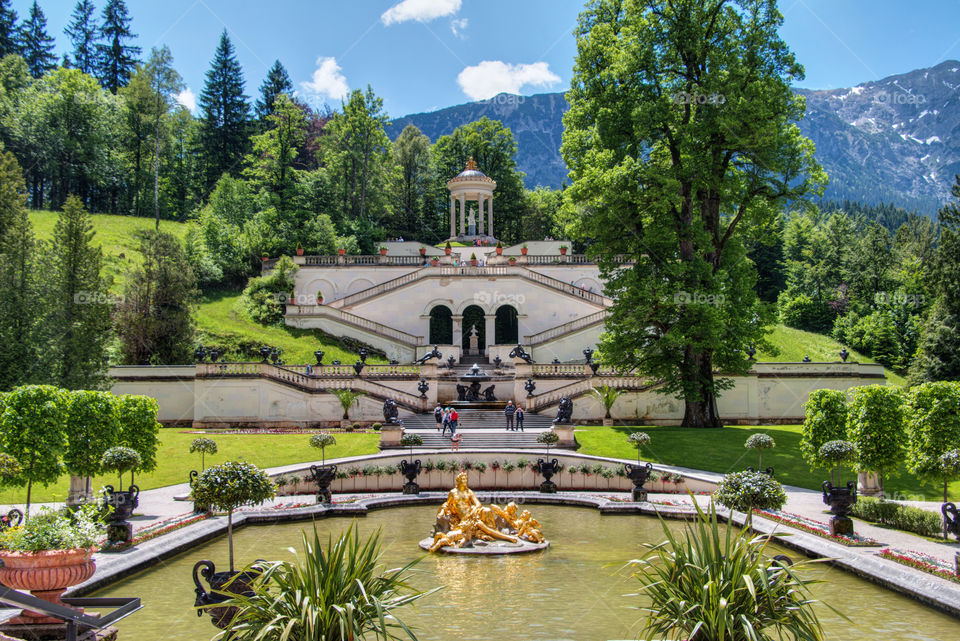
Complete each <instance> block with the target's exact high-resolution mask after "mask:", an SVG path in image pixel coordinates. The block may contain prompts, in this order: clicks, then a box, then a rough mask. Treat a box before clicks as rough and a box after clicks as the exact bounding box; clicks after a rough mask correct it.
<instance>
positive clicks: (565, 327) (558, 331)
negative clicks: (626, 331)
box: [524, 309, 609, 347]
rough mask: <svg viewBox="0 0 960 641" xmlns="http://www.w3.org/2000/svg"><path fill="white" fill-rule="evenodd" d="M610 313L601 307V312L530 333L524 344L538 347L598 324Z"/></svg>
mask: <svg viewBox="0 0 960 641" xmlns="http://www.w3.org/2000/svg"><path fill="white" fill-rule="evenodd" d="M608 313H609V312H608V311H607V310H605V309H601V310H600V311H599V312H594V313H593V314H588V315H587V316H581V317H580V318H575V319H573V320H572V321H570V322H567V323H564V324H562V325H557V326H556V327H551V328H550V329H546V330H544V331H542V332H538V333H536V334H530V335H528V336H526V342H525V343H524V344H525V345H529V346H530V347H536V346H537V345H542V344H544V343H548V342H550V341H552V340H554V339H557V338H560V337H562V336H566V335H567V334H573V333H574V332H578V331H580V330H582V329H584V328H587V327H590V326H591V325H598V324H600V323H602V322H604V320H606V318H607V314H608Z"/></svg>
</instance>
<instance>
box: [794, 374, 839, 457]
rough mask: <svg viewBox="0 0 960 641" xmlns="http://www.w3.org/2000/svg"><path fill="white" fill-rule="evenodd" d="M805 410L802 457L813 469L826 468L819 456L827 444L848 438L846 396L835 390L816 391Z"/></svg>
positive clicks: (801, 444) (812, 393) (801, 440)
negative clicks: (821, 449)
mask: <svg viewBox="0 0 960 641" xmlns="http://www.w3.org/2000/svg"><path fill="white" fill-rule="evenodd" d="M803 408H804V419H803V436H802V438H801V439H800V454H801V455H803V460H804V461H806V462H807V464H808V465H809V466H810V467H811V468H816V467H827V465H826V464H825V463H824V461H821V460H820V458H819V457H818V454H819V452H820V448H821V447H823V444H824V443H826V442H828V441H837V440H843V439H845V438H847V395H846V394H845V393H844V392H841V391H838V390H832V389H818V390H814V391H813V392H810V398H809V399H808V400H807V402H806V403H804V406H803Z"/></svg>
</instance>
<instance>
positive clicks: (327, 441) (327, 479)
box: [310, 432, 337, 503]
mask: <svg viewBox="0 0 960 641" xmlns="http://www.w3.org/2000/svg"><path fill="white" fill-rule="evenodd" d="M336 444H337V439H335V438H334V437H333V434H327V433H326V432H320V433H319V434H314V435H313V436H311V437H310V447H318V448H320V465H311V466H310V473H311V474H313V482H314V483H316V484H317V503H330V502H331V501H332V500H333V494H332V493H331V492H330V483H332V482H333V479H335V478H336V477H337V466H336V465H327V448H328V447H333V446H334V445H336Z"/></svg>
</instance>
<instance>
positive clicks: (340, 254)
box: [337, 249, 347, 256]
mask: <svg viewBox="0 0 960 641" xmlns="http://www.w3.org/2000/svg"><path fill="white" fill-rule="evenodd" d="M346 253H347V250H346V249H338V250H337V256H343V255H344V254H346Z"/></svg>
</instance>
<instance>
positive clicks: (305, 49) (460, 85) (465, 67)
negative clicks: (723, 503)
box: [13, 0, 960, 116]
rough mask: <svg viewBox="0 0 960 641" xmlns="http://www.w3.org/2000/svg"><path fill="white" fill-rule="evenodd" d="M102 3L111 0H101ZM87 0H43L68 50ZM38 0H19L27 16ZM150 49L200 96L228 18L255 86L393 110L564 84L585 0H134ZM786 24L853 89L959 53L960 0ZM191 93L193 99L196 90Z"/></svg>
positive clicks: (814, 65)
mask: <svg viewBox="0 0 960 641" xmlns="http://www.w3.org/2000/svg"><path fill="white" fill-rule="evenodd" d="M94 2H95V4H96V6H97V10H98V13H99V11H100V10H101V9H102V7H103V5H104V4H105V0H94ZM74 3H75V0H40V6H41V8H42V9H43V10H44V12H45V13H46V15H47V20H48V31H49V32H50V34H51V35H53V36H55V37H56V39H57V47H58V51H59V52H61V53H62V52H64V51H66V50H67V48H68V45H69V43H68V41H67V38H66V36H65V35H64V34H63V28H64V26H65V25H66V24H67V22H68V21H69V17H70V13H71V11H72V9H73V5H74ZM30 4H31V1H30V0H14V2H13V6H14V8H15V9H16V10H17V12H18V14H19V15H20V16H21V17H23V16H25V15H26V14H27V11H28V9H29V6H30ZM127 4H128V7H129V9H130V12H131V14H132V16H133V30H134V31H135V32H136V33H137V34H138V36H139V37H138V38H137V40H138V44H139V45H140V46H141V47H143V48H144V53H145V54H146V51H148V50H149V49H150V47H153V46H158V45H160V44H166V45H168V46H169V47H170V49H171V51H172V52H173V55H174V62H175V64H176V67H177V69H178V70H179V72H180V74H181V75H182V76H183V78H184V81H185V83H186V85H187V87H188V88H189V91H191V92H192V93H193V94H194V95H196V94H199V93H200V91H201V89H202V87H203V80H204V72H205V71H206V70H207V68H208V66H209V63H210V59H211V58H212V56H213V52H214V49H215V48H216V45H217V41H218V38H219V34H220V32H221V31H222V30H223V29H224V28H226V29H227V30H228V32H229V34H230V37H231V38H232V40H233V42H234V45H235V46H236V48H237V53H238V56H239V58H240V62H241V64H242V65H243V68H244V72H245V76H246V81H247V93H248V95H250V96H251V97H255V96H256V95H257V93H258V88H259V86H260V83H261V82H262V80H263V77H264V75H265V74H266V71H267V69H268V68H269V66H270V65H272V64H273V61H274V60H275V59H279V60H280V61H281V62H282V63H283V64H284V65H285V66H286V67H287V69H288V71H289V72H290V75H291V77H292V78H293V81H294V84H295V85H296V86H297V90H298V92H299V93H300V94H301V95H302V96H303V97H304V98H307V99H308V100H310V101H312V102H314V103H316V104H322V103H324V102H326V103H328V104H331V105H333V106H338V105H339V102H340V99H339V97H340V95H342V93H343V92H344V91H346V90H348V89H355V88H364V87H366V85H367V84H370V85H372V86H373V88H374V90H375V91H376V92H377V94H379V95H380V96H381V97H383V99H384V104H385V108H386V110H387V112H388V113H389V114H390V115H391V116H401V115H404V114H407V113H413V112H419V111H430V110H433V109H437V108H441V107H446V106H450V105H454V104H459V103H463V102H467V101H469V100H472V99H482V98H485V97H489V96H490V95H494V94H496V93H498V92H499V91H510V92H513V93H523V94H532V93H542V92H545V91H562V90H564V89H565V88H566V87H567V86H568V84H569V82H570V75H571V68H572V64H573V58H574V55H575V52H576V47H575V42H574V38H573V35H572V32H573V28H574V26H575V24H576V19H577V14H578V13H579V11H580V10H581V9H582V7H583V2H582V1H569V0H510V1H507V0H482V1H479V0H402V1H401V0H338V1H330V0H310V1H308V0H271V1H270V2H264V1H263V0H128V2H127ZM780 9H781V11H782V12H783V13H784V15H785V18H786V21H785V24H784V27H783V30H782V35H783V37H784V39H785V40H786V42H787V44H788V45H789V46H790V47H791V49H793V51H794V52H795V53H796V54H797V57H798V58H799V60H800V61H801V63H802V64H803V65H804V66H805V67H806V72H807V78H806V80H805V81H804V82H802V83H800V85H801V86H804V87H809V88H823V89H829V88H836V87H847V86H852V85H855V84H858V83H860V82H865V81H869V80H877V79H879V78H882V77H884V76H887V75H891V74H895V73H902V72H906V71H910V70H912V69H916V68H920V67H929V66H933V65H935V64H937V63H938V62H941V61H943V60H947V59H960V31H958V30H957V29H956V25H957V24H960V0H921V1H919V2H905V1H904V0H782V1H781V3H780ZM184 100H185V101H186V102H189V101H190V97H189V95H187V94H185V96H184Z"/></svg>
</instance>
